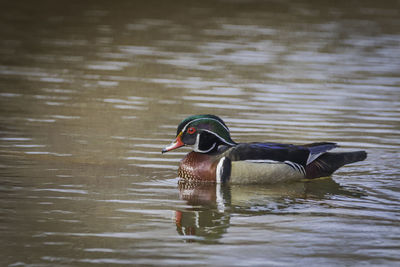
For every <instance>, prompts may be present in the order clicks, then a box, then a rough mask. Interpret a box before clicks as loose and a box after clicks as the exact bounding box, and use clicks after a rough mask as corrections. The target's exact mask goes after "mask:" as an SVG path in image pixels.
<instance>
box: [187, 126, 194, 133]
mask: <svg viewBox="0 0 400 267" xmlns="http://www.w3.org/2000/svg"><path fill="white" fill-rule="evenodd" d="M195 132H196V128H194V127H190V128H189V129H188V130H187V133H188V134H194V133H195Z"/></svg>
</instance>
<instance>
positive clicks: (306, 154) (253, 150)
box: [229, 142, 337, 166]
mask: <svg viewBox="0 0 400 267" xmlns="http://www.w3.org/2000/svg"><path fill="white" fill-rule="evenodd" d="M335 147H337V145H336V144H335V143H327V142H324V143H313V144H308V145H304V146H296V145H289V144H279V143H245V144H239V145H237V146H235V147H233V148H232V149H231V150H230V153H229V158H230V159H231V160H233V161H239V160H251V161H259V162H261V161H263V160H273V161H281V162H285V161H290V162H294V163H298V164H301V165H303V166H306V165H307V164H309V163H310V162H312V161H314V160H315V159H316V158H318V157H319V156H320V155H322V154H323V153H325V152H326V151H328V150H331V149H333V148H335Z"/></svg>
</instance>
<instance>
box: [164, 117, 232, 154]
mask: <svg viewBox="0 0 400 267" xmlns="http://www.w3.org/2000/svg"><path fill="white" fill-rule="evenodd" d="M184 145H188V146H192V147H193V150H194V151H196V152H200V153H209V152H212V151H214V150H216V149H217V148H218V146H219V145H226V146H234V145H236V143H235V142H234V141H233V140H232V139H231V136H230V133H229V129H228V127H227V126H226V125H225V123H224V121H223V120H221V119H220V118H219V117H217V116H215V115H193V116H190V117H187V118H186V119H184V120H183V121H182V122H181V123H180V124H179V126H178V129H177V131H176V140H175V141H174V142H173V143H172V144H171V145H169V146H167V147H166V148H164V149H163V151H162V152H163V153H165V152H168V151H170V150H173V149H176V148H178V147H181V146H184Z"/></svg>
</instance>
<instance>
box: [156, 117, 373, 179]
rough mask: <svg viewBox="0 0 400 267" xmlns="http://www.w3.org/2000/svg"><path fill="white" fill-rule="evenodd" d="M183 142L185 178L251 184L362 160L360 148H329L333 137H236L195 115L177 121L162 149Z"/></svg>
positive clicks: (309, 175)
mask: <svg viewBox="0 0 400 267" xmlns="http://www.w3.org/2000/svg"><path fill="white" fill-rule="evenodd" d="M182 146H191V147H192V148H193V151H192V152H190V153H188V154H187V155H186V156H185V158H184V159H183V160H182V161H181V163H180V166H179V169H178V175H179V176H180V177H181V178H183V179H186V180H190V181H209V182H216V183H226V182H230V183H234V184H254V183H277V182H287V181H294V180H301V179H313V178H318V177H325V176H330V175H331V174H332V173H333V172H334V171H336V170H337V169H339V168H340V167H342V166H343V165H346V164H350V163H353V162H357V161H362V160H364V159H365V158H366V157H367V153H366V152H365V151H355V152H343V153H332V152H327V151H329V150H331V149H334V148H336V147H338V145H337V144H336V143H330V142H319V143H311V144H306V145H301V146H297V145H288V144H279V143H236V142H234V141H233V140H232V139H231V136H230V132H229V129H228V127H227V126H226V124H225V123H224V121H223V120H222V119H220V118H219V117H217V116H215V115H194V116H190V117H188V118H186V119H184V120H183V121H182V122H181V123H180V124H179V126H178V129H177V132H176V139H175V141H174V142H172V143H171V144H170V145H168V146H167V147H165V148H164V149H163V150H162V153H165V152H168V151H171V150H173V149H177V148H179V147H182Z"/></svg>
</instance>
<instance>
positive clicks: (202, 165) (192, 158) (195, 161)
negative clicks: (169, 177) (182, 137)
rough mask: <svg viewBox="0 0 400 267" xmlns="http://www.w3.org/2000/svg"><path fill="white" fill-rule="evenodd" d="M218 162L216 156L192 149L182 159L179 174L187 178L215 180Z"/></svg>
mask: <svg viewBox="0 0 400 267" xmlns="http://www.w3.org/2000/svg"><path fill="white" fill-rule="evenodd" d="M217 164H218V161H216V160H215V157H212V156H210V155H208V154H203V153H198V152H194V151H192V152H190V153H189V154H187V155H186V157H184V158H183V159H182V161H181V163H180V165H179V169H178V175H179V177H181V178H184V179H187V180H198V181H213V182H215V180H216V169H217Z"/></svg>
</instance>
